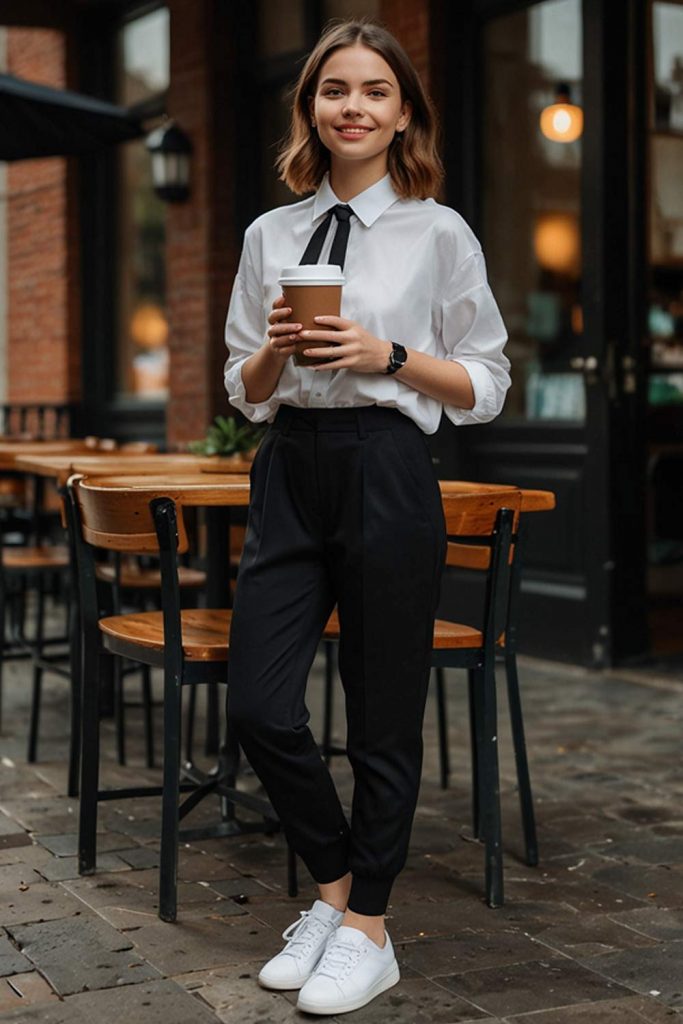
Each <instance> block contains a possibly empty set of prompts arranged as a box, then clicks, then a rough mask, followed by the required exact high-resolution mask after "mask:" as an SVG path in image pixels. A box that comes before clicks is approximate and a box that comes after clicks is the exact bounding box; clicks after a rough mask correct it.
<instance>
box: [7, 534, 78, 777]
mask: <svg viewBox="0 0 683 1024" xmlns="http://www.w3.org/2000/svg"><path fill="white" fill-rule="evenodd" d="M24 540H25V541H27V542H26V543H22V544H17V545H11V546H10V545H7V546H6V545H5V544H4V543H3V536H2V530H0V729H1V728H2V689H3V668H4V664H5V662H6V661H9V660H15V659H17V658H19V659H27V658H30V659H31V660H32V662H33V680H32V692H31V713H30V724H29V733H28V750H27V759H28V760H29V761H30V762H32V763H33V762H35V761H36V757H37V747H38V727H39V717H40V702H41V692H42V681H43V673H44V671H45V670H46V669H47V670H49V671H52V672H56V673H58V674H60V675H63V676H67V675H68V672H67V670H66V669H65V668H64V667H63V666H61V665H60V664H59V661H60V660H63V659H60V656H59V655H56V656H55V655H54V654H48V653H47V652H46V650H45V648H46V647H48V646H52V645H53V644H55V643H57V644H63V643H65V642H66V640H67V637H66V636H57V637H50V638H49V639H46V637H45V599H46V596H47V595H46V590H47V586H48V583H49V581H50V580H54V579H55V578H57V577H58V578H59V581H60V591H61V592H62V593H66V592H68V574H69V552H68V549H67V548H66V547H65V546H64V545H61V544H59V545H58V544H54V545H51V544H44V543H37V542H35V541H36V538H30V537H25V538H24ZM30 540H33V541H34V543H29V542H28V541H30ZM29 591H35V594H36V613H35V620H34V623H35V624H34V626H33V629H32V630H31V632H32V633H33V636H30V637H29V636H27V635H26V632H25V609H26V597H27V594H28V592H29ZM67 615H68V605H67ZM8 626H9V627H10V628H9V629H8ZM67 634H68V626H67Z"/></svg>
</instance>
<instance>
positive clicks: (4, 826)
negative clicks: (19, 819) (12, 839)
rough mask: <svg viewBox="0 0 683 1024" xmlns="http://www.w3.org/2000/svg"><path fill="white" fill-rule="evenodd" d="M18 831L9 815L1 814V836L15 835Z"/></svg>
mask: <svg viewBox="0 0 683 1024" xmlns="http://www.w3.org/2000/svg"><path fill="white" fill-rule="evenodd" d="M16 831H17V826H16V823H15V822H14V821H13V820H12V818H10V817H9V815H7V814H4V813H2V812H0V836H6V835H14V834H15V833H16Z"/></svg>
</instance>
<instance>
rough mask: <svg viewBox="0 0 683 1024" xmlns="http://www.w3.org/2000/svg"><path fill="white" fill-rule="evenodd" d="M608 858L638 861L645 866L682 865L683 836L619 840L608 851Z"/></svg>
mask: <svg viewBox="0 0 683 1024" xmlns="http://www.w3.org/2000/svg"><path fill="white" fill-rule="evenodd" d="M610 857H616V858H618V859H623V860H626V861H633V860H640V861H644V862H645V863H646V864H662V865H667V866H671V865H672V864H679V865H680V864H683V836H669V837H668V838H663V837H659V836H649V837H643V838H640V839H632V840H626V841H623V840H620V841H619V842H617V843H614V844H613V845H612V847H611V849H610Z"/></svg>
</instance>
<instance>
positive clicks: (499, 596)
mask: <svg viewBox="0 0 683 1024" xmlns="http://www.w3.org/2000/svg"><path fill="white" fill-rule="evenodd" d="M514 515H515V513H514V510H513V509H509V508H500V509H499V510H498V512H497V515H496V520H495V526H494V528H493V530H492V532H491V534H489V535H483V536H469V535H455V534H453V535H449V538H448V539H449V541H455V542H457V543H458V544H460V545H471V546H476V547H489V548H490V552H491V554H490V560H489V567H488V569H487V570H476V571H477V572H482V571H485V572H486V592H485V599H484V615H483V625H482V634H483V642H482V645H481V647H472V648H460V649H458V648H454V649H448V648H444V649H436V648H435V649H434V650H433V652H432V666H433V667H434V668H436V669H437V670H439V669H440V670H443V669H445V668H462V669H467V672H468V694H469V701H470V734H471V744H472V817H473V831H474V834H475V835H476V836H477V838H478V839H480V840H482V842H483V843H484V847H485V855H484V864H485V868H484V873H485V890H486V902H487V903H488V905H489V906H490V907H500V906H502V905H503V902H504V884H503V850H502V826H501V812H500V780H499V768H498V741H497V737H498V725H497V722H498V713H497V697H496V675H495V665H496V644H497V640H498V638H499V637H500V635H501V633H502V631H503V629H504V628H505V626H506V624H507V622H508V619H509V617H510V613H509V604H510V596H511V579H512V568H511V566H510V553H511V549H512V545H513V544H514V543H515V542H516V540H517V535H516V533H513V522H514ZM335 644H336V641H325V646H326V663H327V666H326V678H325V699H324V724H323V728H324V738H323V744H322V750H323V756H324V757H325V759H326V760H327V761H329V758H330V756H331V755H334V754H341V753H343V752H344V750H343V748H341V747H337V746H335V745H334V744H333V743H332V742H331V731H332V713H331V707H332V689H333V680H334V674H333V670H332V650H333V648H334V646H335Z"/></svg>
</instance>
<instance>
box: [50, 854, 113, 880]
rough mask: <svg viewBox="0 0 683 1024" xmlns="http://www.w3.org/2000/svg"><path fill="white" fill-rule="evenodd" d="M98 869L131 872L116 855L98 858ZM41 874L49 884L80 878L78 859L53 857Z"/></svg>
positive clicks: (102, 855) (100, 855)
mask: <svg viewBox="0 0 683 1024" xmlns="http://www.w3.org/2000/svg"><path fill="white" fill-rule="evenodd" d="M97 867H98V870H101V871H130V870H131V866H130V864H127V863H126V862H125V861H124V860H122V859H121V858H120V857H119V856H118V855H117V854H115V853H102V854H99V855H98V857H97ZM40 874H41V875H42V876H43V878H45V879H47V881H48V882H63V881H64V880H65V879H69V878H79V877H80V876H79V873H78V857H54V856H53V857H51V858H50V860H49V861H48V862H47V864H44V865H43V866H42V867H41V868H40Z"/></svg>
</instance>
